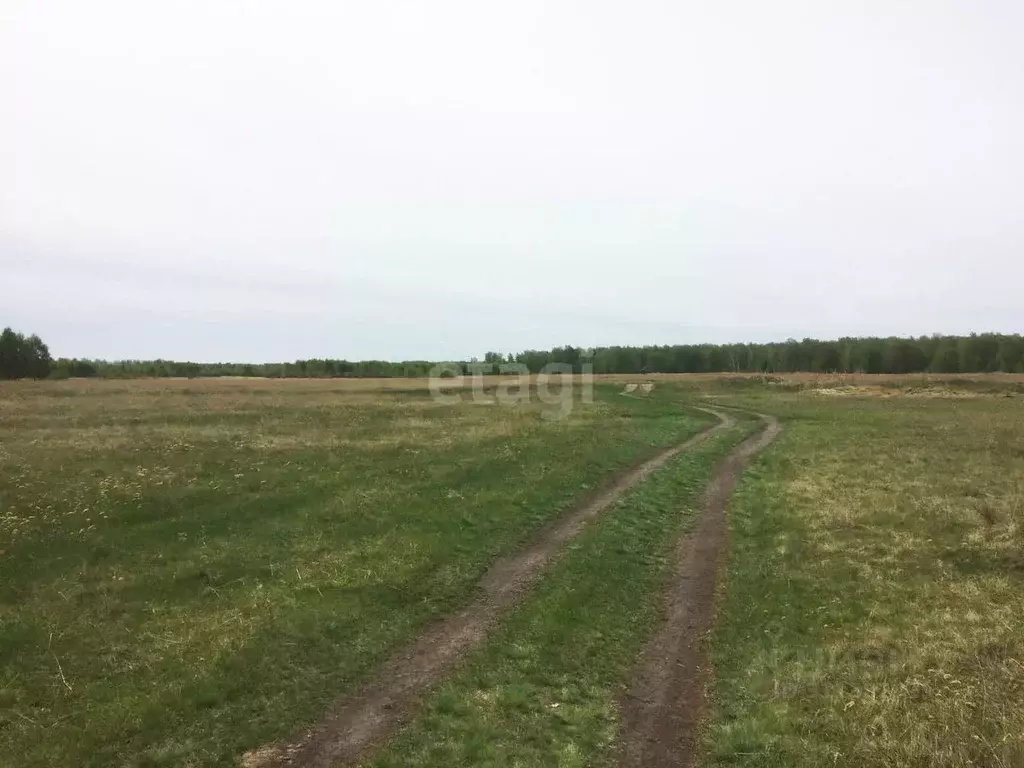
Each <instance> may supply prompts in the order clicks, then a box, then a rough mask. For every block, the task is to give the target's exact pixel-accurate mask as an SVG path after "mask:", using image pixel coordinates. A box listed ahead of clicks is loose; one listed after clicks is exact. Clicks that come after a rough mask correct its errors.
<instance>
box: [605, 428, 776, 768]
mask: <svg viewBox="0 0 1024 768" xmlns="http://www.w3.org/2000/svg"><path fill="white" fill-rule="evenodd" d="M757 415H758V416H760V418H761V419H762V421H763V422H764V428H763V429H762V430H761V431H760V432H759V433H757V434H755V435H753V436H751V437H749V438H747V439H746V440H744V441H743V442H742V443H740V444H739V445H738V446H736V448H734V449H733V450H732V452H731V453H730V454H729V455H728V456H726V457H725V458H724V459H722V461H720V462H719V464H718V466H717V467H716V468H715V472H714V474H713V475H712V477H711V480H710V482H709V483H708V486H707V488H706V489H705V491H704V496H703V500H702V503H701V511H700V515H699V516H698V518H697V520H696V522H695V524H694V527H693V530H692V531H690V532H689V533H687V534H686V535H685V536H683V537H682V538H681V539H680V541H679V543H678V544H677V546H676V550H675V556H674V558H673V561H674V565H673V570H672V576H671V579H670V581H669V583H668V584H667V585H666V587H665V591H664V593H663V598H662V599H663V612H664V619H663V620H662V623H661V625H660V626H659V627H658V629H657V630H656V631H655V633H654V635H653V636H652V637H651V638H650V639H649V640H648V642H647V644H646V645H645V646H644V649H643V651H642V652H641V654H640V657H639V660H638V662H637V666H636V669H635V672H634V675H633V680H632V684H631V687H630V689H629V692H628V693H627V694H626V695H625V696H624V697H622V698H620V701H619V705H620V711H621V712H622V734H621V737H620V746H619V765H620V766H621V767H622V768H638V767H639V766H643V767H644V768H670V767H671V768H688V767H689V766H692V765H693V764H694V762H695V760H696V757H697V750H698V746H699V743H698V742H699V734H700V724H701V719H702V717H703V715H704V712H705V710H706V704H707V701H706V690H707V684H708V682H709V680H710V676H711V670H710V668H709V664H708V658H707V652H706V648H705V647H704V643H703V641H704V637H705V634H706V633H707V632H708V630H710V629H711V627H712V625H713V624H714V620H715V585H716V580H717V576H718V567H719V564H720V562H721V557H722V555H723V553H724V552H725V549H726V543H727V541H728V526H727V518H726V506H727V505H728V502H729V499H730V497H731V496H732V493H733V491H734V490H735V488H736V484H737V482H738V480H739V477H740V475H741V474H742V473H743V470H744V469H745V468H746V466H747V464H748V463H749V461H750V459H751V458H753V457H754V456H755V455H756V454H758V453H759V452H760V451H762V450H764V449H765V448H766V447H768V446H769V445H770V444H771V443H772V442H773V441H774V440H775V438H776V437H778V436H779V434H780V433H781V431H782V427H781V425H780V424H779V422H778V420H777V419H775V418H774V417H773V416H765V415H762V414H757Z"/></svg>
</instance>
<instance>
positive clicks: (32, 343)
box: [0, 328, 53, 379]
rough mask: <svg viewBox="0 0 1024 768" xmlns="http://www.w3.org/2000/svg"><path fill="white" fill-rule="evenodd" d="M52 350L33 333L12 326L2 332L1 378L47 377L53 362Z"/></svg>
mask: <svg viewBox="0 0 1024 768" xmlns="http://www.w3.org/2000/svg"><path fill="white" fill-rule="evenodd" d="M52 362H53V361H52V360H51V359H50V350H49V349H47V347H46V345H45V344H43V340H42V339H40V338H39V337H38V336H36V335H35V334H33V335H32V336H25V335H24V334H22V333H15V332H14V331H13V330H11V329H10V328H4V330H3V331H2V332H0V379H45V378H46V377H47V376H49V375H50V367H51V364H52Z"/></svg>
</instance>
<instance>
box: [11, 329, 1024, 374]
mask: <svg viewBox="0 0 1024 768" xmlns="http://www.w3.org/2000/svg"><path fill="white" fill-rule="evenodd" d="M509 363H518V364H519V365H524V366H526V368H527V369H528V370H529V371H530V372H531V373H539V372H541V370H542V369H543V368H544V367H545V366H547V365H550V364H552V363H557V364H561V365H563V366H565V365H569V366H572V368H573V370H574V371H576V372H578V373H582V372H584V371H585V370H590V371H592V372H593V373H597V374H602V373H611V374H616V373H763V374H772V373H803V372H806V373H887V374H906V373H997V372H1004V373H1024V336H1022V335H1021V334H998V333H980V334H971V335H969V336H940V335H933V336H921V337H918V338H902V337H888V338H880V337H858V338H842V339H836V340H832V341H820V340H817V339H803V340H801V341H798V340H796V339H789V340H787V341H783V342H771V343H756V344H742V343H737V344H676V345H661V346H657V345H652V346H639V347H633V346H613V347H598V348H595V349H584V348H582V347H574V346H571V345H567V346H563V347H555V348H553V349H550V350H526V351H523V352H518V353H507V354H506V353H501V352H487V353H486V354H485V355H484V356H483V358H482V359H479V360H478V359H475V358H474V359H471V360H464V361H454V362H452V363H448V364H447V365H446V366H445V369H446V370H447V371H449V372H454V371H455V370H459V371H461V372H462V373H464V374H471V373H473V372H480V373H484V374H492V373H494V374H496V373H500V372H501V367H502V365H507V364H509ZM438 365H439V363H438V362H432V361H426V360H411V361H409V360H407V361H402V362H391V361H386V360H363V361H356V362H353V361H348V360H338V359H330V358H316V359H309V360H296V361H295V362H287V363H195V362H182V361H173V360H159V359H157V360H115V361H108V360H92V359H81V358H57V359H53V358H51V356H50V352H49V349H48V347H47V345H46V344H44V343H43V341H42V340H41V339H40V338H39V336H36V335H30V336H26V335H24V334H21V333H16V332H14V331H13V330H12V329H11V328H6V329H5V330H4V331H3V333H2V334H0V379H19V378H35V379H43V378H51V379H67V378H94V377H95V378H145V377H151V378H161V377H185V378H196V377H218V376H259V377H267V378H418V377H425V376H430V375H431V374H432V373H433V372H435V371H436V369H437V366H438ZM587 366H589V368H587Z"/></svg>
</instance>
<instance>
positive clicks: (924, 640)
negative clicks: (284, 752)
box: [0, 375, 1024, 768]
mask: <svg viewBox="0 0 1024 768" xmlns="http://www.w3.org/2000/svg"><path fill="white" fill-rule="evenodd" d="M1022 378H1024V377H1020V376H1001V377H977V376H975V377H960V378H957V377H924V376H922V377H913V378H900V377H866V376H857V377H854V376H845V377H823V376H801V375H796V376H783V377H756V376H755V377H749V376H733V377H711V376H677V377H670V376H657V377H628V376H619V377H602V380H601V381H599V383H598V384H597V386H596V387H595V399H594V402H593V403H592V404H589V405H588V404H583V403H578V404H577V405H576V407H574V408H573V409H572V411H571V413H570V414H569V415H568V418H564V419H553V418H549V416H550V415H551V411H552V408H553V407H555V406H551V405H548V404H545V403H542V402H539V401H538V400H537V399H536V398H531V400H530V401H529V402H522V403H520V404H518V405H516V406H514V407H510V406H497V405H490V406H488V405H486V404H482V403H474V402H472V401H471V399H469V398H464V399H463V402H461V403H460V404H458V405H440V404H438V403H437V402H436V401H435V400H433V399H432V398H431V397H430V396H429V393H428V392H427V391H426V389H425V382H422V381H409V380H405V381H403V380H390V381H388V382H368V381H338V380H317V381H302V380H298V381H296V380H291V381H270V380H259V379H237V380H231V379H226V380H144V381H89V382H83V381H74V380H72V381H67V382H40V383H30V382H15V383H8V384H3V385H0V765H10V766H19V767H20V766H79V765H82V766H92V765H95V766H107V765H119V766H120V765H126V766H158V765H166V766H199V765H239V764H241V763H242V761H243V759H244V758H243V756H244V755H245V754H247V753H248V752H249V751H251V750H253V749H255V748H258V747H260V746H261V745H264V744H268V743H271V742H276V741H281V740H287V739H289V738H291V737H292V736H294V735H295V734H296V733H297V732H299V731H301V730H302V729H303V728H305V727H306V726H308V725H310V724H312V723H315V722H316V721H317V720H318V719H319V718H320V717H321V716H322V715H323V713H324V712H325V711H326V710H327V709H328V708H329V707H330V706H331V704H332V702H335V701H336V700H337V699H338V698H339V697H344V696H345V695H346V693H347V692H351V691H354V690H356V689H357V688H358V687H359V686H360V685H361V684H362V683H363V682H365V681H366V680H368V679H371V678H372V677H373V676H374V674H375V673H376V672H377V671H379V668H380V666H381V664H382V663H383V661H384V660H385V659H386V658H387V656H388V654H389V653H390V652H392V651H393V650H394V649H396V648H398V647H400V646H402V645H403V644H404V643H407V642H408V641H409V640H410V639H411V638H414V637H415V636H417V635H418V634H419V633H421V632H422V631H423V630H424V628H425V627H428V626H431V624H432V623H433V622H435V621H437V620H438V619H439V618H440V617H442V616H445V615H448V614H450V613H452V612H453V611H456V610H457V609H459V608H460V607H461V606H463V605H465V604H466V603H467V602H468V601H469V600H471V599H472V597H473V595H474V594H476V591H477V589H478V586H477V585H478V582H479V580H480V578H481V576H482V575H483V574H484V573H485V572H486V571H487V569H488V567H489V566H490V565H491V564H492V563H493V562H494V561H495V560H496V559H498V558H500V557H501V556H503V555H507V554H509V553H512V552H515V551H517V550H519V549H521V548H522V547H524V545H526V544H527V543H528V542H530V541H531V540H532V539H533V537H535V536H536V535H537V533H538V531H542V530H543V529H544V528H545V527H546V526H548V525H549V524H551V523H552V522H553V521H555V520H557V519H558V518H559V517H560V516H561V515H562V514H563V513H564V512H565V511H566V510H569V509H571V508H572V507H573V506H574V505H576V504H578V503H579V502H580V500H581V499H584V498H586V497H588V496H589V495H591V494H593V493H594V492H595V491H596V490H597V489H599V488H601V487H602V485H603V484H605V483H607V481H608V480H609V478H612V477H613V476H617V475H619V474H621V472H622V471H623V470H624V469H625V468H627V467H630V466H635V465H636V464H637V463H638V462H639V461H641V460H643V459H644V458H646V457H649V456H651V455H652V454H653V453H654V452H656V451H658V450H659V449H662V448H664V447H667V446H670V445H675V444H678V443H680V442H681V441H683V440H684V439H686V438H688V437H691V436H693V435H695V434H697V433H698V432H699V431H700V430H702V429H705V428H706V427H708V426H709V425H710V424H711V423H712V421H713V419H712V417H711V416H710V415H708V414H706V413H703V412H700V411H697V410H694V409H692V408H689V407H686V406H690V405H695V404H699V403H711V404H718V405H720V406H732V407H734V408H739V409H741V410H740V411H731V412H732V413H735V414H736V423H735V424H732V425H731V426H728V427H727V428H723V429H719V430H718V431H717V432H716V433H714V434H713V435H711V436H710V437H709V438H708V439H707V440H706V441H704V442H702V443H700V444H699V445H696V446H695V447H694V448H693V449H692V450H688V451H685V452H683V453H681V454H679V455H678V456H676V457H675V458H673V459H672V460H671V461H669V462H668V463H667V464H666V465H665V466H664V467H662V468H661V469H659V470H658V471H656V472H654V473H653V474H652V475H650V477H648V478H647V479H646V480H645V481H644V482H643V483H641V484H639V485H637V486H635V487H633V488H631V489H630V490H628V491H626V492H625V493H624V494H623V495H622V497H621V498H620V499H618V501H617V502H616V503H615V504H614V505H613V506H612V507H610V508H609V509H607V510H606V511H604V512H603V513H602V514H601V515H600V516H599V517H598V518H597V519H595V520H593V521H592V522H591V523H589V524H588V525H587V527H586V528H585V529H583V531H582V532H581V533H580V534H579V536H578V537H576V538H575V539H573V540H572V541H570V542H569V543H568V544H567V545H566V546H565V548H564V549H565V551H564V553H563V554H562V556H561V557H560V558H558V559H557V560H556V561H555V562H554V563H552V565H551V566H550V567H549V568H548V569H547V570H546V572H545V573H544V574H543V576H542V577H541V579H540V581H539V582H538V584H537V586H536V589H534V590H533V591H532V592H530V593H529V594H525V595H524V596H523V599H522V601H521V602H519V603H518V604H516V605H515V606H514V607H513V608H512V609H511V610H510V611H509V613H508V614H507V615H504V616H502V618H501V620H500V622H499V623H498V625H497V626H495V627H493V631H491V632H490V633H489V635H488V637H486V638H485V640H484V642H483V643H482V644H481V645H480V647H478V648H476V649H474V650H473V651H472V652H471V653H469V654H468V655H467V656H466V658H465V659H463V660H462V661H461V663H459V664H458V665H457V667H456V668H455V669H454V670H453V671H452V673H451V674H450V675H448V676H447V677H446V679H445V680H443V681H442V683H441V684H440V685H438V686H435V687H434V688H432V689H431V690H430V691H429V692H428V694H427V696H426V697H425V699H424V701H423V702H422V708H421V709H420V710H419V711H418V712H417V713H416V714H415V716H414V717H413V718H412V719H411V720H410V722H409V723H408V724H407V725H406V727H404V728H402V729H401V730H400V731H399V732H398V733H397V734H395V735H394V737H393V738H391V739H390V740H389V741H388V742H387V743H384V744H381V745H379V749H377V750H376V751H375V754H374V755H373V756H372V757H371V758H368V760H369V763H368V764H372V765H375V766H380V767H383V766H389V767H390V766H399V765H403V766H404V765H419V766H449V765H488V766H514V765H552V766H589V765H616V764H620V765H621V764H623V758H622V755H621V752H620V749H619V746H620V740H621V736H622V711H621V710H622V707H623V701H624V699H623V697H624V695H625V694H624V692H625V691H626V689H627V687H628V684H629V680H630V677H631V675H632V673H633V670H634V666H635V663H636V658H637V655H638V653H639V652H640V649H641V647H642V645H643V643H644V641H645V640H646V639H647V638H648V637H650V636H651V634H652V632H654V630H655V628H656V627H657V626H658V623H659V621H660V620H661V615H662V607H661V594H662V591H663V589H664V588H665V585H666V582H667V579H668V578H669V574H670V572H671V568H670V561H671V556H672V547H673V543H674V542H675V541H677V540H678V538H679V537H680V536H681V535H685V534H686V533H687V531H689V530H690V529H691V526H692V525H693V524H694V520H695V519H696V517H697V516H698V515H699V514H700V498H701V492H702V490H703V488H704V486H705V485H706V484H707V483H708V481H709V478H710V477H711V476H712V473H713V471H714V469H715V467H716V466H717V465H718V464H719V462H720V461H721V460H722V458H723V457H724V456H725V455H727V454H728V453H729V451H730V450H731V449H732V448H733V447H734V446H735V445H736V444H737V443H739V441H740V440H742V439H743V438H744V437H745V436H747V435H749V434H751V433H752V432H753V431H754V430H755V429H757V426H756V422H755V421H754V420H752V419H751V418H748V417H745V416H744V415H743V413H744V412H759V413H770V414H774V415H776V416H778V417H779V419H780V421H781V422H782V423H783V425H784V430H783V432H782V434H781V436H780V437H779V438H778V440H777V442H775V443H774V444H772V445H771V446H770V447H768V448H767V449H766V450H765V451H764V453H763V454H761V455H759V456H758V457H756V458H755V459H754V461H753V463H752V464H751V465H750V467H749V468H748V469H747V471H746V472H745V474H744V475H743V477H742V480H741V482H740V484H739V487H738V489H737V491H736V493H735V495H734V497H733V500H732V503H731V505H730V508H729V525H730V531H731V537H730V542H729V548H728V549H729V551H728V554H727V557H726V560H725V562H724V563H723V567H722V570H721V575H720V579H719V601H718V604H719V611H718V620H717V625H716V626H715V629H714V630H713V631H712V632H711V633H710V634H708V635H707V636H705V637H702V638H700V639H699V640H700V642H701V643H702V644H703V645H704V647H705V649H706V651H707V652H708V653H709V654H710V659H711V661H712V662H713V668H714V675H713V676H712V678H711V681H710V687H709V695H710V704H709V708H708V716H707V718H706V720H705V722H704V724H703V727H702V729H701V732H700V741H699V743H700V754H699V757H700V760H699V764H706V765H715V766H735V765H742V766H766V767H767V766H779V767H780V768H781V767H782V766H804V765H806V766H820V765H850V766H858V767H859V766H879V768H881V766H916V765H920V766H933V765H935V766H948V767H950V768H951V767H952V766H967V765H974V766H993V767H994V766H1017V765H1022V764H1024V714H1022V712H1024V708H1021V707H1020V701H1022V700H1024V589H1022V587H1024V583H1022V582H1024V382H1022ZM638 381H654V382H656V386H655V388H654V390H653V391H652V392H649V393H646V392H643V391H642V390H637V391H636V392H635V393H633V394H631V395H630V396H629V397H624V396H622V390H623V383H625V382H631V383H636V382H638Z"/></svg>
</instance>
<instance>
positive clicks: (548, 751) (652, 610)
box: [372, 421, 753, 768]
mask: <svg viewBox="0 0 1024 768" xmlns="http://www.w3.org/2000/svg"><path fill="white" fill-rule="evenodd" d="M752 428H753V425H752V423H751V422H749V421H745V422H741V423H740V424H739V425H737V426H736V427H734V428H732V429H731V430H729V431H726V432H724V433H721V434H719V435H716V436H714V437H712V438H711V439H710V440H709V441H708V442H706V443H703V444H701V445H700V446H699V447H696V448H694V449H692V450H691V451H689V452H686V453H683V454H681V455H679V456H678V457H676V458H675V459H673V460H672V461H671V462H670V463H669V464H668V465H666V466H665V467H664V468H662V469H661V470H659V471H658V472H657V473H655V474H654V475H653V476H651V477H650V478H649V479H648V480H646V481H645V482H644V483H643V484H641V485H640V486H638V487H637V488H635V489H634V490H632V491H630V492H629V493H628V494H627V495H626V496H625V497H623V498H622V499H621V500H620V501H619V502H618V503H617V504H616V505H615V506H613V507H612V508H611V509H609V510H607V511H606V512H605V513H604V514H603V515H602V516H601V517H600V518H599V519H598V520H596V521H594V522H593V523H591V524H590V526H589V527H588V528H587V529H586V530H585V531H584V532H583V533H582V534H581V535H580V536H579V537H578V538H577V539H576V540H575V541H574V542H573V543H572V544H571V545H570V546H569V550H568V552H567V553H566V555H565V556H564V557H563V558H562V559H561V560H559V561H558V562H557V563H556V564H555V565H554V566H553V567H552V569H551V570H550V572H549V573H548V574H546V575H545V576H544V577H543V578H542V580H541V582H540V583H539V585H538V587H537V590H536V592H535V593H534V594H533V595H532V596H531V597H530V598H528V599H527V601H526V602H525V603H523V604H522V605H521V606H520V607H519V608H518V609H516V610H515V611H514V612H513V613H512V614H511V615H510V616H509V618H508V619H507V620H506V621H504V622H503V624H502V626H501V628H500V630H499V631H497V632H496V633H495V634H494V635H493V636H492V637H491V638H489V640H488V641H487V643H486V644H485V646H484V647H483V648H482V649H480V651H478V652H477V653H475V654H473V655H472V656H471V657H470V658H469V659H468V660H467V661H466V662H465V663H464V665H463V666H462V667H461V669H460V670H459V671H458V672H457V673H456V674H455V675H454V676H453V677H452V678H451V679H450V680H448V681H447V682H445V683H443V684H442V686H441V687H440V689H439V690H438V691H437V692H436V694H435V695H433V696H432V697H431V698H430V700H429V703H428V704H427V706H426V708H425V711H424V712H423V713H422V714H421V715H420V716H419V717H417V719H416V720H415V722H414V723H413V724H412V726H411V727H410V728H409V729H408V730H406V731H404V732H403V733H401V734H400V735H399V736H398V737H397V738H396V739H395V741H394V742H393V743H392V744H390V745H389V746H388V747H387V748H386V749H385V750H384V752H383V753H381V754H380V755H379V756H378V757H377V758H376V759H375V760H374V761H373V762H372V765H374V766H377V768H398V767H399V766H403V767H404V766H455V765H476V766H527V765H531V766H532V765H558V766H593V765H603V764H608V763H610V762H611V761H612V760H613V756H612V755H611V753H610V751H609V747H610V745H611V743H612V741H613V739H614V736H615V731H616V724H617V713H616V706H615V701H616V697H617V696H618V695H619V694H620V692H621V691H622V690H623V687H624V686H625V684H626V683H627V682H628V678H629V675H630V673H631V671H632V669H633V665H634V663H635V660H636V656H637V653H638V652H639V649H640V647H641V645H642V644H643V641H644V640H645V638H646V637H647V636H648V635H649V633H650V631H651V629H652V627H653V626H654V625H655V623H656V621H657V618H658V601H659V597H660V594H661V588H662V586H663V584H664V580H665V578H666V576H667V572H666V571H667V568H668V567H669V565H670V557H671V551H672V547H673V544H674V542H675V541H676V539H677V537H678V536H679V535H680V534H681V533H682V532H683V531H684V530H686V529H687V528H688V527H689V526H690V524H691V523H692V520H693V516H694V513H695V511H696V509H697V508H698V505H699V501H700V496H701V492H702V490H703V488H704V486H705V484H706V482H707V480H708V478H709V477H710V475H711V473H712V470H713V467H714V465H715V463H716V461H717V460H718V459H719V458H721V457H722V456H723V455H724V454H725V453H727V452H728V450H729V449H730V448H731V447H732V446H734V445H735V444H736V443H737V442H739V440H740V438H741V437H742V436H743V435H745V434H747V433H749V432H750V431H751V429H752Z"/></svg>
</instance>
